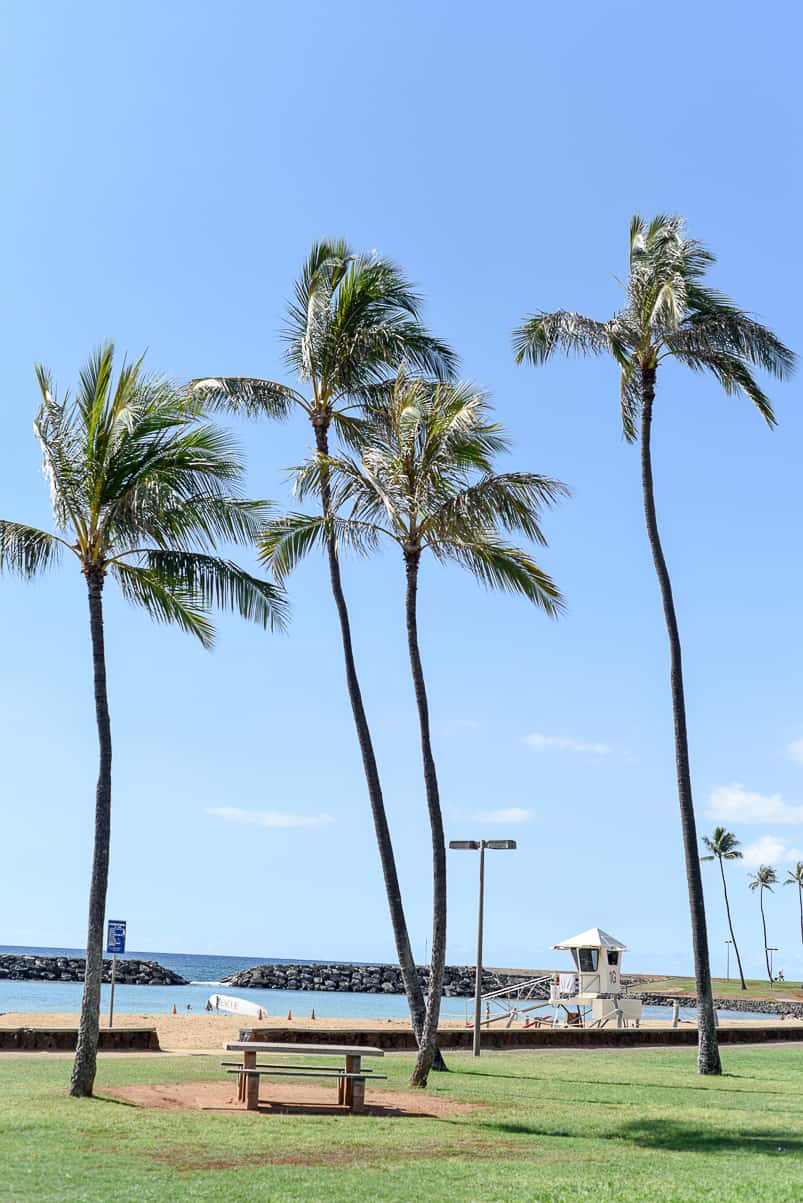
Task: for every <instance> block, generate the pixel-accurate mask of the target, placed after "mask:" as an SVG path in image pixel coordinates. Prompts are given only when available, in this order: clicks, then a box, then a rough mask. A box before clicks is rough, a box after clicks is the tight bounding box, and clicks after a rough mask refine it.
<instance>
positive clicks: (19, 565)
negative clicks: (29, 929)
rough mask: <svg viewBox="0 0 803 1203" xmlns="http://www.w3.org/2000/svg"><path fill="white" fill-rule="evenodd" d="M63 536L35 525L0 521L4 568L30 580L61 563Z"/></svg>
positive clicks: (0, 553) (0, 558)
mask: <svg viewBox="0 0 803 1203" xmlns="http://www.w3.org/2000/svg"><path fill="white" fill-rule="evenodd" d="M64 546H66V544H65V543H64V540H63V539H59V538H58V537H57V536H56V535H51V534H49V533H48V532H47V531H44V530H37V528H36V527H34V526H24V525H23V524H22V523H20V522H6V521H3V520H0V571H7V572H11V573H14V574H15V575H16V576H21V577H24V578H26V579H28V578H30V577H33V576H37V575H38V574H39V573H40V572H44V571H45V569H47V568H51V567H52V566H53V565H54V564H57V563H58V561H59V560H60V558H61V549H62V547H64Z"/></svg>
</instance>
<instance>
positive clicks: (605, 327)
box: [514, 215, 795, 1074]
mask: <svg viewBox="0 0 803 1203" xmlns="http://www.w3.org/2000/svg"><path fill="white" fill-rule="evenodd" d="M713 262H714V256H713V255H712V254H711V252H710V251H708V250H707V249H706V248H705V247H704V246H702V244H701V243H699V242H695V241H693V240H691V239H688V238H686V237H685V232H684V222H683V221H682V219H681V218H679V217H666V216H663V215H661V216H658V217H655V218H653V220H652V221H651V222H649V224H648V223H646V222H645V221H644V220H643V219H642V218H641V217H638V216H636V217H634V218H633V219H632V221H631V223H630V272H629V276H628V278H627V280H626V282H625V284H624V290H625V303H624V307H623V308H622V309H621V310H620V311H619V312H618V313H616V314H614V316H613V317H612V318H611V319H610V320H609V321H607V322H599V321H595V320H593V319H592V318H589V317H584V316H583V315H582V314H579V313H570V312H567V311H565V310H559V311H558V312H556V313H544V312H540V313H536V314H535V315H534V316H533V317H531V318H529V319H528V320H527V321H526V322H525V323H524V325H523V326H522V327H521V328H520V329H518V330H517V331H516V332H515V334H514V347H515V351H516V358H517V360H518V361H519V362H521V361H522V360H525V359H526V360H529V361H530V362H532V363H536V364H538V363H544V362H545V361H546V360H547V359H549V358H550V357H551V356H552V354H553V353H554V352H555V351H564V352H566V353H567V354H571V353H578V354H583V355H603V354H607V355H611V356H613V358H614V359H615V361H616V363H617V365H618V367H619V370H620V380H621V387H620V395H621V410H622V426H623V430H624V434H625V438H626V439H628V440H630V441H633V440H635V439H636V438H637V437H638V434H639V429H640V432H641V483H642V495H643V503H644V516H645V520H646V526H647V536H648V539H649V544H650V550H651V553H652V559H653V564H654V566H655V572H656V576H657V578H658V584H659V588H660V592H661V599H662V603H663V610H664V620H665V622H666V628H667V634H668V637H669V648H670V658H671V690H672V711H673V717H674V729H675V765H676V772H677V785H678V801H679V805H680V823H681V831H682V836H683V850H684V855H685V862H686V878H687V882H688V889H689V907H690V911H691V927H692V940H693V945H694V969H695V979H696V985H697V999H698V1008H699V1012H698V1016H699V1017H698V1026H699V1048H698V1057H697V1066H698V1070H699V1072H700V1073H705V1074H718V1073H721V1072H722V1066H721V1062H720V1057H719V1048H718V1043H717V1034H716V1021H715V1017H714V1004H713V999H712V996H711V968H710V963H709V955H708V933H707V930H706V921H705V901H704V898H703V882H702V874H701V872H700V863H699V860H698V849H697V831H696V824H695V817H694V802H693V797H692V786H691V769H690V765H689V746H688V734H687V730H686V700H685V695H684V690H683V666H682V656H681V644H680V633H679V630H678V622H677V615H676V613H675V603H674V599H673V597H672V585H671V581H670V578H669V570H668V568H667V564H666V559H665V557H664V552H663V548H662V546H661V539H660V536H659V532H658V520H657V517H656V511H655V493H654V489H653V474H652V454H651V449H650V440H651V433H652V418H653V404H654V401H655V386H656V379H657V373H658V367H659V365H660V364H661V363H663V362H665V361H667V360H675V361H676V362H677V363H679V364H682V365H684V366H685V367H688V368H691V369H692V371H695V372H709V373H710V374H711V375H713V376H714V378H715V379H716V380H717V381H718V382H719V383H720V384H721V385H722V387H723V389H724V390H725V392H726V393H740V394H744V395H745V396H747V397H748V398H749V399H750V400H751V401H752V402H753V403H754V404H755V406H756V407H757V409H758V411H759V413H760V414H761V415H762V417H763V418H764V419H765V421H766V422H767V424H768V425H769V426H774V425H775V415H774V413H773V411H772V406H771V405H770V402H769V400H768V398H767V397H766V396H765V395H764V393H763V392H762V390H761V388H760V387H759V385H758V384H757V382H756V380H755V378H754V375H753V369H754V368H756V367H758V368H762V369H763V370H764V371H766V372H769V373H770V375H772V376H776V377H778V378H780V379H783V378H784V377H786V376H789V375H790V374H791V373H792V371H793V369H794V365H795V356H794V355H793V353H792V352H791V351H790V350H789V348H788V347H785V346H784V344H783V343H782V342H781V341H780V339H778V338H776V336H775V335H774V334H773V333H772V331H771V330H769V329H768V328H767V327H766V326H762V325H761V324H760V323H759V322H757V321H755V320H754V319H753V318H752V317H750V315H749V314H747V313H745V312H744V311H743V310H741V309H738V308H737V307H736V306H735V305H734V304H733V303H732V302H731V301H730V300H728V298H727V297H725V296H723V295H722V294H721V293H719V292H717V291H715V290H714V289H711V288H708V287H706V286H705V284H704V283H703V280H704V277H705V274H706V272H707V271H708V269H709V267H710V266H711V265H712V264H713Z"/></svg>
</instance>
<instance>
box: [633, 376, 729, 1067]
mask: <svg viewBox="0 0 803 1203" xmlns="http://www.w3.org/2000/svg"><path fill="white" fill-rule="evenodd" d="M654 400H655V369H654V368H644V369H643V370H642V378H641V402H642V404H641V486H642V493H643V500H644V517H645V520H646V524H647V537H648V539H649V543H650V551H651V552H652V559H653V564H654V565H655V573H656V576H657V577H658V584H659V586H660V590H661V601H662V603H663V610H664V619H665V621H666V630H667V635H668V637H669V650H670V659H671V673H670V680H671V689H672V715H673V719H674V726H675V767H676V772H677V783H678V802H679V804H680V827H681V832H682V835H683V852H684V856H685V861H686V880H687V883H688V888H689V909H690V912H691V930H692V943H693V947H694V976H695V981H696V986H697V1024H698V1032H699V1046H698V1053H697V1069H698V1072H699V1073H701V1074H719V1073H722V1063H721V1061H720V1058H719V1046H718V1042H717V1031H716V1018H715V1016H714V1000H713V998H712V995H711V965H710V961H709V956H708V931H707V928H706V921H705V900H704V896H703V879H702V873H701V872H700V860H699V853H698V851H697V826H696V823H695V818H694V801H693V797H692V788H691V771H690V768H689V741H688V733H687V730H686V699H685V696H684V691H683V662H682V657H681V648H680V634H679V631H678V622H677V615H676V614H675V603H674V599H673V597H672V583H671V581H670V579H669V570H668V569H667V566H666V560H665V558H664V552H663V548H662V546H661V539H660V536H659V534H658V520H657V518H656V513H655V494H654V489H653V478H652V459H651V456H650V435H651V433H652V407H653V402H654Z"/></svg>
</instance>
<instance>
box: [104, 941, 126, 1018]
mask: <svg viewBox="0 0 803 1203" xmlns="http://www.w3.org/2000/svg"><path fill="white" fill-rule="evenodd" d="M106 951H107V952H110V953H111V954H112V990H111V995H110V997H109V1027H111V1026H112V1024H113V1023H114V979H115V977H116V975H117V954H118V952H119V953H120V954H121V955H122V953H124V952H125V919H109V921H108V924H107V927H106Z"/></svg>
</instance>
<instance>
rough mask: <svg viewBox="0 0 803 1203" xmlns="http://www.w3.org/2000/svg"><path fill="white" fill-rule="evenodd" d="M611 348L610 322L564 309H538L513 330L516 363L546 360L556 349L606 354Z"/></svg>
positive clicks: (536, 362) (571, 352) (580, 353)
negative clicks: (554, 310)
mask: <svg viewBox="0 0 803 1203" xmlns="http://www.w3.org/2000/svg"><path fill="white" fill-rule="evenodd" d="M609 350H610V345H609V334H608V323H607V322H597V321H594V319H593V318H590V317H584V316H583V314H581V313H572V312H570V311H568V310H565V309H560V310H558V311H557V312H556V313H543V312H542V313H535V314H533V316H532V317H530V318H528V319H527V320H526V321H525V323H524V325H522V326H519V327H518V329H516V330H514V331H513V351H514V354H515V356H516V363H523V362H525V361H526V362H527V363H533V364H539V363H546V361H547V360H548V359H549V358H550V356H551V355H552V354H553V352H555V351H563V352H564V354H567V355H571V354H575V355H603V354H604V353H605V352H606V351H609Z"/></svg>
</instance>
